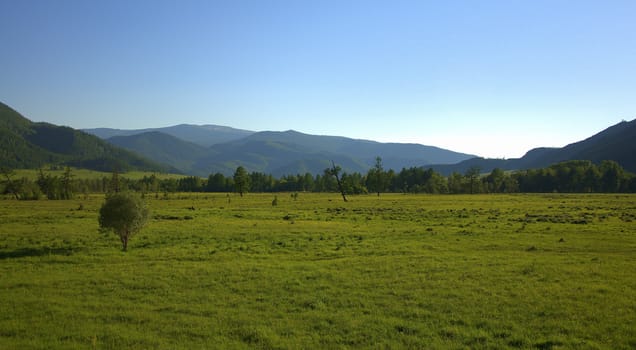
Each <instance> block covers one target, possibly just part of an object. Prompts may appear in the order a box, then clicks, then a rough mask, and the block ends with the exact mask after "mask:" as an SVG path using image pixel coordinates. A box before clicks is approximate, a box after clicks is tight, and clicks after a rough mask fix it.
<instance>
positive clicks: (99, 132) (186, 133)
mask: <svg viewBox="0 0 636 350" xmlns="http://www.w3.org/2000/svg"><path fill="white" fill-rule="evenodd" d="M83 131H84V132H87V133H89V134H93V135H95V136H98V137H100V138H102V139H109V138H111V137H114V136H132V135H139V134H144V133H148V132H161V133H163V134H168V135H171V136H174V137H176V138H179V139H181V140H184V141H188V142H192V143H196V144H198V145H201V146H204V147H209V146H212V145H215V144H217V143H224V142H229V141H233V140H237V139H241V138H243V137H246V136H249V135H251V134H253V133H254V132H253V131H248V130H241V129H234V128H230V127H227V126H220V125H190V124H179V125H175V126H169V127H165V128H150V129H135V130H122V129H109V128H97V129H84V130H83Z"/></svg>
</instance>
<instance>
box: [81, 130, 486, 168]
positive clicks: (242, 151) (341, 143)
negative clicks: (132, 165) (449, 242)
mask: <svg viewBox="0 0 636 350" xmlns="http://www.w3.org/2000/svg"><path fill="white" fill-rule="evenodd" d="M190 127H194V126H190ZM99 130H103V129H99ZM111 130H112V129H111ZM173 130H174V129H172V128H167V130H163V131H150V132H147V131H146V130H122V131H121V135H118V136H112V137H109V138H107V139H106V140H107V141H108V142H110V143H112V144H113V145H116V146H119V147H123V148H126V149H129V150H131V151H134V152H136V153H138V154H140V155H143V156H145V157H148V158H150V159H152V160H154V161H157V162H162V163H166V164H170V165H172V166H175V167H177V168H178V169H179V170H180V171H182V172H184V173H187V174H193V175H198V176H207V175H209V174H211V173H215V172H220V173H223V174H225V175H231V174H232V173H233V172H234V171H235V170H236V168H237V167H238V166H243V167H245V168H246V169H247V170H248V171H250V172H254V171H257V172H262V173H267V174H272V175H274V176H282V175H287V174H298V173H300V174H304V173H307V172H308V173H312V174H317V173H322V172H323V170H324V169H325V168H327V167H329V166H331V161H334V162H336V163H337V164H338V165H339V166H341V167H342V169H343V170H344V171H346V172H360V173H365V172H366V171H367V170H369V168H371V167H372V166H373V164H374V163H375V158H376V157H377V156H379V157H381V158H382V161H383V164H384V166H385V167H386V168H387V169H388V168H392V169H401V168H402V167H412V166H423V165H427V164H434V163H457V162H460V161H462V160H466V159H469V158H472V157H474V156H473V155H469V154H463V153H457V152H453V151H449V150H445V149H441V148H437V147H433V146H424V145H419V144H400V143H380V142H375V141H368V140H355V139H350V138H346V137H340V136H319V135H308V134H303V133H300V132H297V131H293V130H288V131H282V132H278V131H263V132H254V133H251V134H249V135H247V136H245V137H240V134H244V133H247V131H245V130H238V129H231V128H227V129H224V130H223V131H221V132H223V133H224V135H223V136H224V137H234V140H231V141H228V142H219V143H213V144H212V145H211V146H210V147H206V144H209V143H211V142H212V141H210V140H218V139H219V137H218V136H217V132H218V131H217V130H219V129H218V127H217V129H214V128H210V127H209V126H202V127H201V130H198V133H199V134H201V133H202V132H203V131H205V132H207V133H208V134H209V138H208V139H207V140H206V143H198V144H197V143H195V142H190V141H191V140H193V139H189V140H183V139H179V138H178V137H176V136H175V135H174V133H173ZM193 130H196V129H195V128H193ZM228 130H230V131H231V133H228ZM87 132H94V130H87ZM168 132H170V133H171V135H169V134H168ZM126 135H128V136H126ZM230 135H231V136H230ZM194 140H196V139H194ZM199 142H200V141H199Z"/></svg>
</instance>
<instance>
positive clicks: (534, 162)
mask: <svg viewBox="0 0 636 350" xmlns="http://www.w3.org/2000/svg"><path fill="white" fill-rule="evenodd" d="M635 154H636V119H635V120H632V121H630V122H626V121H623V122H620V123H618V124H616V125H614V126H611V127H609V128H607V129H605V130H603V131H601V132H599V133H597V134H595V135H594V136H591V137H589V138H587V139H585V140H583V141H579V142H576V143H572V144H569V145H567V146H565V147H562V148H535V149H532V150H530V151H528V152H527V153H526V154H525V155H524V156H523V157H521V158H516V159H506V160H504V159H484V158H473V159H468V160H465V161H462V162H460V163H457V164H452V165H448V164H436V165H434V166H432V168H433V169H435V170H436V171H439V172H441V173H442V174H446V175H447V174H450V173H452V172H459V173H463V172H465V171H466V170H468V169H469V168H470V167H473V166H476V167H479V168H480V169H481V171H482V172H484V173H485V172H490V171H492V169H494V168H500V169H503V170H519V169H532V168H543V167H547V166H550V165H551V164H554V163H558V162H562V161H567V160H590V161H592V162H594V163H600V162H601V161H603V160H614V161H616V162H617V163H619V164H620V165H621V166H622V167H623V168H624V169H625V170H627V171H630V172H636V157H634V155H635Z"/></svg>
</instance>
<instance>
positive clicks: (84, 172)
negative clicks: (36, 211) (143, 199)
mask: <svg viewBox="0 0 636 350" xmlns="http://www.w3.org/2000/svg"><path fill="white" fill-rule="evenodd" d="M64 171H65V170H64V169H60V170H48V169H45V170H44V174H47V175H51V176H58V177H62V176H63V175H64ZM38 174H39V170H37V169H16V170H15V178H22V177H25V178H27V179H29V180H32V181H35V180H37V178H38ZM71 174H72V175H73V177H74V178H76V179H88V180H95V179H102V178H104V177H105V178H108V179H110V178H111V177H112V176H113V173H110V172H103V171H97V170H88V169H78V168H71ZM152 175H155V176H156V177H157V178H158V179H159V180H165V179H180V178H183V177H186V175H179V174H164V173H155V172H149V171H129V172H125V173H121V174H120V175H119V176H121V177H125V178H127V179H131V180H140V179H142V178H143V177H144V176H152Z"/></svg>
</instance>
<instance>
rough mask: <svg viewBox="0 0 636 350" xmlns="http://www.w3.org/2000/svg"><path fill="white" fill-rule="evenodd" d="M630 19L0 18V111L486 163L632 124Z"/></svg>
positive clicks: (52, 6) (580, 11) (633, 15)
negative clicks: (406, 147)
mask: <svg viewBox="0 0 636 350" xmlns="http://www.w3.org/2000/svg"><path fill="white" fill-rule="evenodd" d="M635 19H636V1H632V0H628V1H612V0H607V1H586V0H577V1H570V0H568V1H561V0H547V1H546V0H532V1H521V0H502V1H489V0H483V1H477V0H475V1H455V0H449V1H426V0H419V1H400V0H392V1H374V0H365V1H357V0H351V1H347V0H338V1H330V0H320V1H311V0H307V1H304V0H293V1H291V0H290V1H278V0H254V1H246V0H230V1H214V0H200V1H199V0H152V1H142V0H125V1H120V0H109V1H97V0H96V1H86V0H77V1H75V0H54V1H50V0H0V48H1V50H0V101H1V102H3V103H6V104H8V105H9V106H11V107H13V108H14V109H16V110H17V111H19V112H20V113H21V114H22V115H24V116H25V117H27V118H29V119H31V120H33V121H46V122H49V123H53V124H58V125H67V126H71V127H74V128H95V127H110V128H119V129H137V128H148V127H163V126H170V125H176V124H182V123H187V124H217V125H224V126H230V127H235V128H240V129H247V130H253V131H264V130H275V131H284V130H289V129H293V130H297V131H300V132H304V133H309V134H320V135H339V136H347V137H352V138H359V139H370V140H376V141H382V142H413V143H421V144H425V145H433V146H438V147H442V148H447V149H450V150H453V151H459V152H465V153H470V154H476V155H479V156H483V157H490V158H515V157H520V156H522V155H523V154H524V153H525V152H526V151H528V150H530V149H532V148H534V147H542V146H552V147H562V146H565V145H566V144H569V143H572V142H576V141H579V140H582V139H584V138H587V137H589V136H591V135H593V134H595V133H597V132H599V131H601V130H603V129H605V128H607V127H609V126H611V125H614V124H616V123H618V122H620V121H621V120H632V119H635V118H636V20H635Z"/></svg>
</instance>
